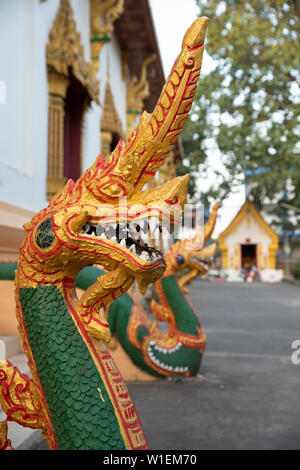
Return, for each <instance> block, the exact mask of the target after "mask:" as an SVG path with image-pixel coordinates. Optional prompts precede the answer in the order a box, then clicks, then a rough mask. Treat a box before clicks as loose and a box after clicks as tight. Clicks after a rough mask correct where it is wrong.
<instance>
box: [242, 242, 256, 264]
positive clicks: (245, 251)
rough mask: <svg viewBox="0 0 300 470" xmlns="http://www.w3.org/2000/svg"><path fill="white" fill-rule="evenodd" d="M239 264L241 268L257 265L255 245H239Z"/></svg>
mask: <svg viewBox="0 0 300 470" xmlns="http://www.w3.org/2000/svg"><path fill="white" fill-rule="evenodd" d="M241 266H242V269H243V268H246V269H249V268H250V269H251V267H254V266H255V267H257V245H251V244H246V245H241Z"/></svg>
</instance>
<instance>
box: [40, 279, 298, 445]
mask: <svg viewBox="0 0 300 470" xmlns="http://www.w3.org/2000/svg"><path fill="white" fill-rule="evenodd" d="M189 299H190V301H191V303H192V304H193V306H194V307H195V309H196V311H198V312H199V316H200V319H201V322H202V325H203V327H204V328H205V331H206V334H207V339H208V343H207V350H206V352H205V355H204V357H203V362H202V366H201V371H200V374H199V376H198V377H196V378H195V379H190V380H187V381H186V382H184V383H178V382H174V381H170V382H168V381H167V382H154V383H130V384H129V385H128V388H129V390H130V393H131V396H132V398H133V401H134V403H135V405H136V407H137V409H138V412H139V415H140V419H141V422H142V424H143V427H144V430H145V433H146V436H147V438H148V442H149V446H150V448H151V449H153V450H161V449H165V450H173V449H178V450H195V449H198V450H204V449H207V450H211V449H215V450H223V449H233V450H240V449H244V450H253V449H300V405H299V396H300V395H299V393H300V392H299V390H300V365H298V366H297V365H294V364H293V363H292V362H291V355H292V353H293V352H294V350H293V349H292V348H291V344H292V342H293V341H294V340H297V339H299V340H300V288H299V287H296V286H294V285H291V284H287V283H281V284H276V285H269V284H262V283H255V284H252V285H247V284H240V283H223V282H208V281H200V280H199V281H194V282H193V284H192V286H191V292H190V294H189ZM38 448H39V449H45V448H46V446H45V444H42V445H40V446H39V447H38Z"/></svg>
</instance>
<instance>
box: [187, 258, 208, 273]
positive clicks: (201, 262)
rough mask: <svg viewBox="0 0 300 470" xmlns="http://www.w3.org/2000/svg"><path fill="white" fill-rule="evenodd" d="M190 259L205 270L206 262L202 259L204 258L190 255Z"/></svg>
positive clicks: (206, 267)
mask: <svg viewBox="0 0 300 470" xmlns="http://www.w3.org/2000/svg"><path fill="white" fill-rule="evenodd" d="M191 259H192V260H193V261H194V262H196V263H198V264H199V265H201V266H202V267H203V268H205V269H206V270H207V269H208V263H207V260H206V259H204V258H200V257H198V256H192V257H191Z"/></svg>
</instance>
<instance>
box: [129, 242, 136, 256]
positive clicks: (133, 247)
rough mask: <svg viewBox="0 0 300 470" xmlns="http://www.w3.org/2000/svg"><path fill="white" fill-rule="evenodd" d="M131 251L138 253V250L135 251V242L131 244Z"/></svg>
mask: <svg viewBox="0 0 300 470" xmlns="http://www.w3.org/2000/svg"><path fill="white" fill-rule="evenodd" d="M129 251H131V252H132V253H133V254H135V255H136V251H135V244H134V243H133V244H132V245H130V247H129Z"/></svg>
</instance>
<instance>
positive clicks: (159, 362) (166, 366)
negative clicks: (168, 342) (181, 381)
mask: <svg viewBox="0 0 300 470" xmlns="http://www.w3.org/2000/svg"><path fill="white" fill-rule="evenodd" d="M180 346H181V343H177V345H176V346H175V347H174V348H172V349H169V348H161V347H160V346H158V345H157V344H156V343H155V342H154V341H150V343H149V345H148V354H149V357H150V359H151V361H152V362H153V364H155V365H156V366H158V367H159V368H160V369H163V370H166V371H168V372H174V373H177V374H178V373H179V374H184V373H185V372H188V367H186V366H185V367H183V366H176V367H174V366H171V365H170V364H165V363H164V362H162V360H161V359H158V358H157V357H156V356H155V354H154V352H155V350H156V351H159V352H160V353H164V354H167V353H169V354H170V353H172V352H175V351H177V349H178V348H180Z"/></svg>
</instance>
